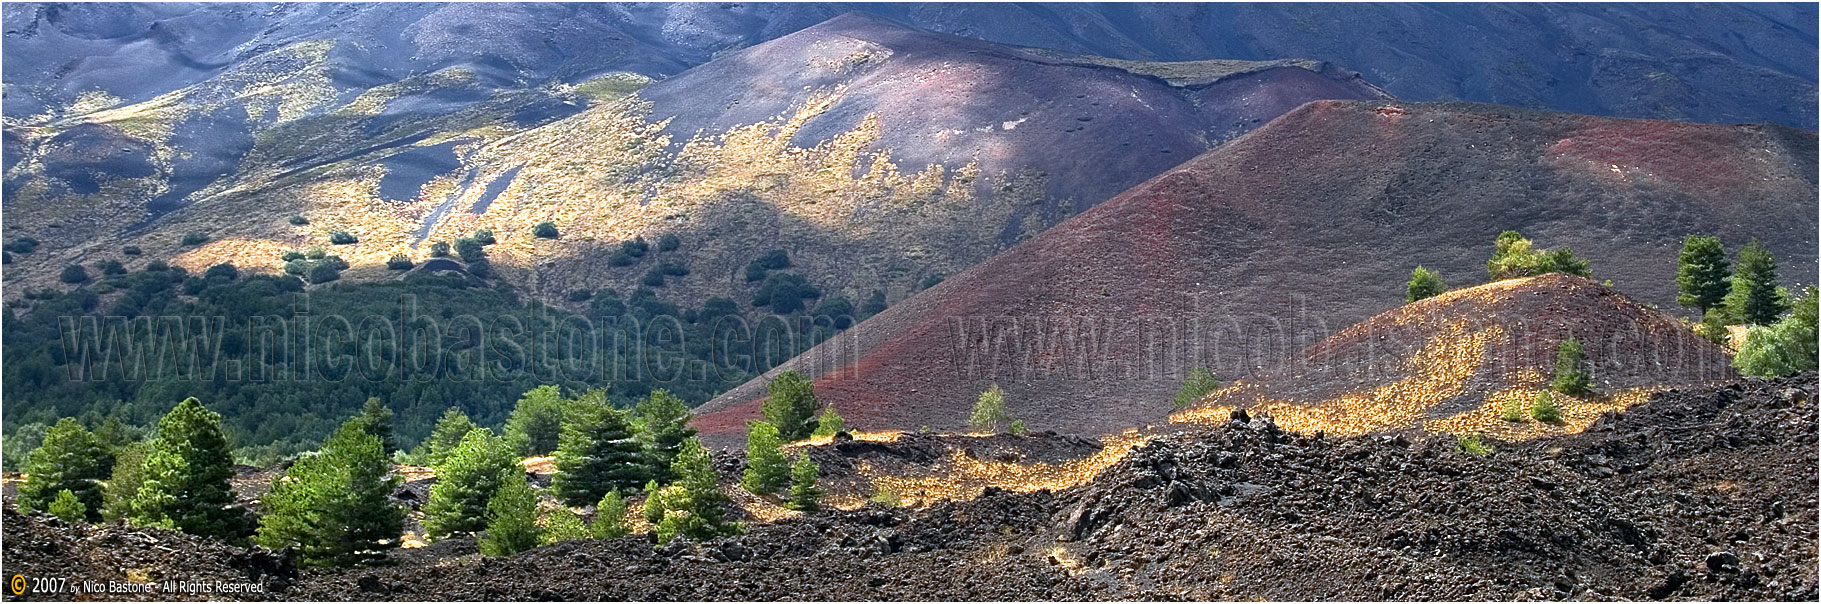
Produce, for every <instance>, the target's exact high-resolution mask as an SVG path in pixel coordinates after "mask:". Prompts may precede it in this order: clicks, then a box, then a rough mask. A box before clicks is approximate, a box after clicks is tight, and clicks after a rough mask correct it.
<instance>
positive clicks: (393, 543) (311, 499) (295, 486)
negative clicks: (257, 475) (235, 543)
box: [254, 416, 405, 566]
mask: <svg viewBox="0 0 1821 604" xmlns="http://www.w3.org/2000/svg"><path fill="white" fill-rule="evenodd" d="M370 419H371V418H368V417H365V416H360V417H355V418H354V419H351V420H348V422H347V423H344V424H342V426H341V428H340V429H338V430H336V431H335V433H334V434H332V435H330V436H329V438H328V440H326V441H324V442H323V446H322V449H321V450H320V451H317V453H316V454H315V455H313V456H309V457H305V458H302V459H299V460H298V461H297V463H295V464H292V466H291V468H290V469H289V470H286V471H285V475H284V477H283V478H281V479H279V480H278V481H277V482H275V483H274V484H273V485H272V489H271V491H269V492H267V494H266V496H265V497H264V499H263V501H264V502H265V504H266V514H265V515H264V516H262V517H261V518H260V522H259V532H258V533H257V534H256V535H255V537H254V540H255V541H256V542H258V543H259V544H260V545H263V546H265V547H267V548H270V549H280V548H283V547H286V546H295V547H296V548H297V550H298V553H299V554H300V555H301V557H302V558H303V560H304V562H306V563H309V564H323V565H339V566H348V565H354V564H364V563H370V562H374V561H378V560H381V559H384V558H385V553H384V552H385V550H386V549H388V548H392V547H397V546H398V545H399V535H400V533H402V532H403V531H404V527H405V509H404V508H403V507H401V506H399V505H397V504H395V503H393V502H392V492H393V491H394V490H396V489H397V488H398V484H399V481H400V479H399V477H397V476H390V474H391V471H392V465H391V463H389V462H388V461H387V456H386V454H385V452H384V451H385V449H384V447H385V446H384V445H383V444H381V443H382V441H381V440H380V438H379V437H378V436H375V435H373V434H372V432H371V427H372V423H371V421H370Z"/></svg>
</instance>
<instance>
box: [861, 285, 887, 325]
mask: <svg viewBox="0 0 1821 604" xmlns="http://www.w3.org/2000/svg"><path fill="white" fill-rule="evenodd" d="M885 309H886V304H885V292H884V291H881V290H877V289H875V290H873V295H872V296H871V297H868V298H867V299H866V303H865V304H861V305H860V318H862V319H865V318H867V317H871V316H873V315H876V314H879V313H882V312H885Z"/></svg>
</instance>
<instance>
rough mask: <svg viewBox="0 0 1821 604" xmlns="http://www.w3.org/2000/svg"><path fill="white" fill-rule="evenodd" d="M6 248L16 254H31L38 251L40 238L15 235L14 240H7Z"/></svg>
mask: <svg viewBox="0 0 1821 604" xmlns="http://www.w3.org/2000/svg"><path fill="white" fill-rule="evenodd" d="M4 249H5V250H6V251H9V252H12V253H15V254H30V253H32V252H34V251H37V249H38V240H37V239H33V238H31V237H14V238H13V240H12V241H8V242H6V246H5V248H4Z"/></svg>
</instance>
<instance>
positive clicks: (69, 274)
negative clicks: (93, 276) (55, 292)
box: [57, 264, 89, 285]
mask: <svg viewBox="0 0 1821 604" xmlns="http://www.w3.org/2000/svg"><path fill="white" fill-rule="evenodd" d="M57 280H58V281H62V282H64V283H68V284H71V285H76V284H80V283H87V282H88V280H89V271H88V269H85V268H82V265H80V264H71V265H69V266H65V267H63V272H62V273H58V274H57Z"/></svg>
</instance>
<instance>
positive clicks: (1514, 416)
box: [1499, 398, 1524, 424]
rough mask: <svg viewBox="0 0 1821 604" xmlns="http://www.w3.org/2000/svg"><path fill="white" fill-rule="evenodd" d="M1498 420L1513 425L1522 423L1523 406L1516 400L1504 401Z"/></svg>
mask: <svg viewBox="0 0 1821 604" xmlns="http://www.w3.org/2000/svg"><path fill="white" fill-rule="evenodd" d="M1499 419H1502V420H1505V421H1507V422H1511V423H1514V424H1518V423H1523V421H1524V404H1523V403H1522V402H1520V401H1518V399H1516V398H1511V399H1506V400H1505V406H1504V408H1502V409H1500V410H1499Z"/></svg>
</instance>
